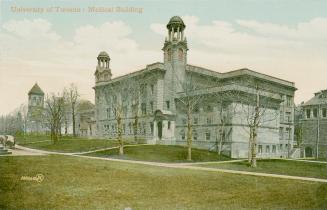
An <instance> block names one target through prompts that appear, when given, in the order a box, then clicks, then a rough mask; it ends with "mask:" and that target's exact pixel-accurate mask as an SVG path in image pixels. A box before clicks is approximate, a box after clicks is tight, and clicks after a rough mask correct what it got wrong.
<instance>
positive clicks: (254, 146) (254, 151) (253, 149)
mask: <svg viewBox="0 0 327 210" xmlns="http://www.w3.org/2000/svg"><path fill="white" fill-rule="evenodd" d="M256 132H257V131H256V128H254V129H253V134H252V144H251V153H252V154H251V167H253V168H256V167H257V133H256Z"/></svg>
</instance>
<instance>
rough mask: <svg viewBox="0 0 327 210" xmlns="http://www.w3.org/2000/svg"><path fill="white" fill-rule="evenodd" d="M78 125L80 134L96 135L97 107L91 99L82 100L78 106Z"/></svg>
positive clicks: (86, 135) (85, 135) (78, 133)
mask: <svg viewBox="0 0 327 210" xmlns="http://www.w3.org/2000/svg"><path fill="white" fill-rule="evenodd" d="M76 125H77V127H78V128H77V129H76V131H77V135H78V136H84V137H95V136H96V123H95V108H94V104H92V103H91V102H90V101H80V103H79V105H78V107H77V116H76Z"/></svg>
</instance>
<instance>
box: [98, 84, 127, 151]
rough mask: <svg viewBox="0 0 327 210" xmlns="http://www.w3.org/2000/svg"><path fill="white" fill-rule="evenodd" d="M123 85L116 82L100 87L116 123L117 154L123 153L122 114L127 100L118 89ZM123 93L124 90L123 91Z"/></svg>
mask: <svg viewBox="0 0 327 210" xmlns="http://www.w3.org/2000/svg"><path fill="white" fill-rule="evenodd" d="M121 87H124V84H122V83H121V82H118V83H117V84H115V86H114V85H113V84H109V85H107V86H103V87H102V89H101V93H102V94H103V96H104V99H105V101H106V104H107V105H108V106H111V107H112V109H110V110H111V111H112V113H113V114H114V117H115V120H116V125H117V141H118V145H119V155H123V154H124V142H123V136H122V134H123V116H124V113H123V111H124V107H123V106H124V103H125V102H126V101H127V97H126V96H125V97H124V96H123V95H122V94H123V91H122V90H121V89H120V88H121ZM124 93H125V92H124Z"/></svg>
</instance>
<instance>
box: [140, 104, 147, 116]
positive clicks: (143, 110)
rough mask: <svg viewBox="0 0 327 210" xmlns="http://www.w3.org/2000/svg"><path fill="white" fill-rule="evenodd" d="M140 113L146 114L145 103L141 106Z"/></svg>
mask: <svg viewBox="0 0 327 210" xmlns="http://www.w3.org/2000/svg"><path fill="white" fill-rule="evenodd" d="M141 111H142V114H143V115H145V114H146V104H145V103H142V104H141Z"/></svg>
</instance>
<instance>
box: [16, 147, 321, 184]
mask: <svg viewBox="0 0 327 210" xmlns="http://www.w3.org/2000/svg"><path fill="white" fill-rule="evenodd" d="M129 146H136V145H129ZM16 148H17V149H18V150H20V151H24V152H26V154H32V153H33V154H34V155H47V154H56V155H67V156H73V157H79V158H87V159H95V160H104V161H115V162H124V163H132V164H142V165H149V166H157V167H165V168H177V169H190V170H197V171H212V172H220V173H229V174H238V175H249V176H258V177H271V178H280V179H291V180H300V181H310V182H323V183H327V179H319V178H310V177H300V176H289V175H281V174H269V173H258V172H249V171H237V170H229V169H218V168H205V167H199V166H193V165H197V164H207V163H208V162H202V163H159V162H149V161H137V160H122V159H115V158H103V157H93V156H84V155H82V154H83V153H62V152H49V151H44V150H38V149H31V148H27V147H23V146H20V145H16ZM236 161H244V160H231V161H220V162H222V163H226V162H236ZM220 162H218V161H216V162H210V163H220ZM312 162H313V161H312ZM315 162H316V161H315Z"/></svg>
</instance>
